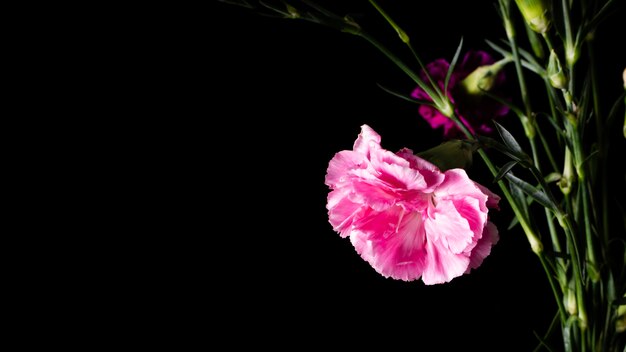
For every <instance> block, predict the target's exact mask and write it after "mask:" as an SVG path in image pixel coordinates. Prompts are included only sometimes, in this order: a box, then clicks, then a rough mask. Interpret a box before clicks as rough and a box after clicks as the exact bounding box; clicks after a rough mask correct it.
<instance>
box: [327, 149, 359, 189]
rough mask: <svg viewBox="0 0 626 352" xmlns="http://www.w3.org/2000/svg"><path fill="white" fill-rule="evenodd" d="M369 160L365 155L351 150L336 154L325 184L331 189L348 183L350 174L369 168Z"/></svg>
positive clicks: (331, 162) (329, 165) (330, 164)
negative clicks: (353, 171) (356, 170)
mask: <svg viewBox="0 0 626 352" xmlns="http://www.w3.org/2000/svg"><path fill="white" fill-rule="evenodd" d="M368 162H369V161H368V160H367V159H366V158H365V156H364V155H363V154H360V153H355V152H353V151H351V150H344V151H341V152H338V153H336V154H335V156H334V157H333V158H332V159H331V160H330V162H329V163H328V169H327V170H326V179H325V183H326V185H327V186H329V187H331V188H335V187H337V186H338V185H339V184H340V183H342V182H346V181H347V177H348V174H349V173H350V172H351V171H352V170H355V169H364V168H366V167H367V166H368Z"/></svg>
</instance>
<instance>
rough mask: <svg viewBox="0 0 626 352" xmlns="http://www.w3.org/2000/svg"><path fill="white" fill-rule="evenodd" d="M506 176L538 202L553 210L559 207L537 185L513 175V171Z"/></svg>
mask: <svg viewBox="0 0 626 352" xmlns="http://www.w3.org/2000/svg"><path fill="white" fill-rule="evenodd" d="M505 177H506V179H507V180H509V182H511V183H513V184H515V185H516V186H518V187H519V188H520V189H521V190H522V191H524V193H526V194H528V195H529V196H530V197H531V198H533V199H534V200H535V201H536V202H537V203H539V204H541V205H543V206H544V207H546V208H548V209H551V210H553V211H554V210H556V209H557V207H556V204H554V203H552V201H550V198H548V196H547V195H546V194H545V193H544V192H543V191H541V190H539V189H537V188H536V187H535V186H533V185H531V184H530V183H528V182H526V181H524V180H522V179H519V178H517V177H515V176H513V174H511V173H509V174H507V175H506V176H505Z"/></svg>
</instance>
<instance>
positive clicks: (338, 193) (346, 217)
mask: <svg viewBox="0 0 626 352" xmlns="http://www.w3.org/2000/svg"><path fill="white" fill-rule="evenodd" d="M348 195H349V190H348V189H345V188H344V189H336V190H334V191H332V192H330V193H329V194H328V204H327V205H326V208H327V209H328V221H329V222H330V224H331V225H332V226H333V229H334V230H335V231H337V232H339V234H340V235H341V237H347V236H348V235H349V234H350V233H349V232H350V229H351V227H352V223H353V222H354V220H355V219H357V218H358V217H359V214H360V213H362V212H363V205H362V204H359V203H355V202H353V201H351V200H350V197H349V196H348Z"/></svg>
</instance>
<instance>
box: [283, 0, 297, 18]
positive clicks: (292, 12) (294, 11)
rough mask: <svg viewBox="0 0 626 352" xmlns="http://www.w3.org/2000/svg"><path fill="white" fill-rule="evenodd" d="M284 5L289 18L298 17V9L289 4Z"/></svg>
mask: <svg viewBox="0 0 626 352" xmlns="http://www.w3.org/2000/svg"><path fill="white" fill-rule="evenodd" d="M285 5H286V6H287V12H288V13H289V17H290V18H293V19H297V18H300V11H298V9H296V8H295V7H293V6H291V5H289V4H285Z"/></svg>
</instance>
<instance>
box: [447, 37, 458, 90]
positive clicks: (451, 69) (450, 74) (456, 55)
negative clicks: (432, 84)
mask: <svg viewBox="0 0 626 352" xmlns="http://www.w3.org/2000/svg"><path fill="white" fill-rule="evenodd" d="M462 46H463V37H461V41H460V42H459V46H458V47H457V48H456V53H454V57H453V58H452V62H450V67H449V68H448V72H447V73H446V79H445V81H444V84H443V91H444V92H447V91H448V82H450V77H452V71H454V67H455V66H456V63H457V61H458V60H459V56H460V54H461V47H462Z"/></svg>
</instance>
